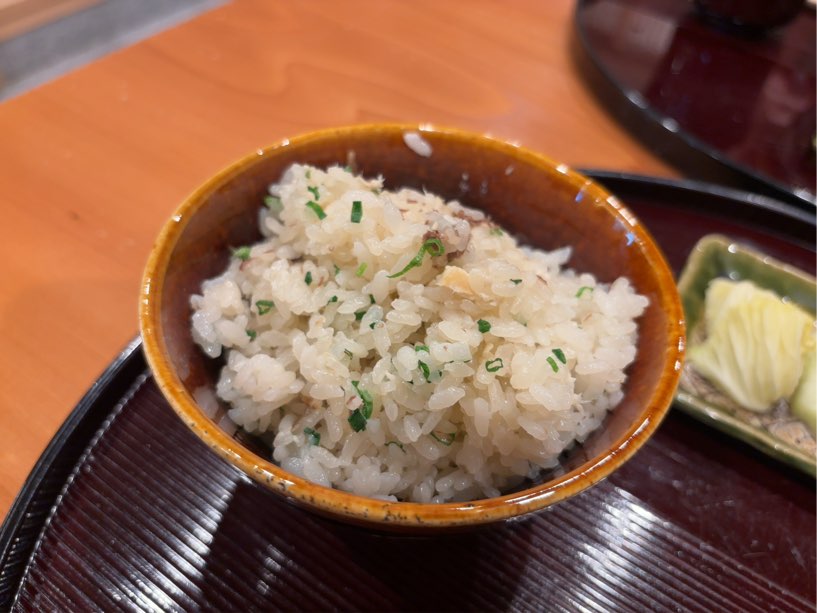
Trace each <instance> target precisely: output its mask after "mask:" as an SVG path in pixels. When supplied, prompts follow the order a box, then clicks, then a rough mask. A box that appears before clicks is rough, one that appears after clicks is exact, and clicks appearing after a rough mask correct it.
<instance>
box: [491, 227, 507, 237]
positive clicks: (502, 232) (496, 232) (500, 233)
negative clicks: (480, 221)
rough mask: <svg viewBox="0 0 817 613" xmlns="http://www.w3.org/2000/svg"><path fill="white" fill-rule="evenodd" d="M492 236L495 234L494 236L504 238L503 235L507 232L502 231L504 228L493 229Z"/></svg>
mask: <svg viewBox="0 0 817 613" xmlns="http://www.w3.org/2000/svg"><path fill="white" fill-rule="evenodd" d="M491 234H493V235H494V236H502V235H503V234H505V232H504V231H503V230H502V228H493V229H491Z"/></svg>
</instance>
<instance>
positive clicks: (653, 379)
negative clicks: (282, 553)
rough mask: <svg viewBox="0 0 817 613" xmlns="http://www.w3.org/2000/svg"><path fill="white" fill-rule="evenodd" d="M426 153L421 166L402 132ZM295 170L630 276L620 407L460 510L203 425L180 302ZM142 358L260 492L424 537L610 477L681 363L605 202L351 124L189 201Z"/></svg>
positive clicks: (149, 304)
mask: <svg viewBox="0 0 817 613" xmlns="http://www.w3.org/2000/svg"><path fill="white" fill-rule="evenodd" d="M408 132H419V133H420V134H421V135H422V138H423V139H425V141H427V143H428V144H430V145H431V148H432V153H431V155H430V156H428V157H423V156H421V155H418V154H417V153H415V151H414V150H413V149H411V148H409V147H408V146H407V145H406V143H405V141H404V135H405V134H406V133H408ZM293 162H301V163H308V164H312V165H315V166H319V167H326V166H328V165H332V164H340V165H345V164H348V163H352V164H353V165H354V166H355V167H356V169H357V170H358V171H359V172H362V173H363V174H364V175H366V176H376V175H382V176H383V177H384V179H385V185H386V187H387V188H397V187H401V186H409V187H414V188H420V189H422V188H426V189H428V190H429V191H431V192H434V193H437V194H438V195H440V196H443V197H444V198H447V199H458V200H459V201H460V202H462V203H463V204H465V205H468V206H472V207H476V208H479V209H482V210H483V211H485V212H487V213H489V214H490V215H491V216H492V217H493V218H494V220H495V221H496V222H498V223H499V224H501V225H502V226H503V227H504V228H505V229H506V230H508V231H510V232H511V233H513V234H515V235H516V236H518V237H519V238H521V240H522V241H523V242H526V243H528V244H532V245H535V246H538V247H541V248H543V249H555V248H558V247H562V246H564V245H572V247H573V250H574V251H573V256H572V258H571V259H570V262H569V266H570V267H572V268H575V269H576V270H579V271H587V272H591V273H593V274H594V275H595V276H596V278H597V279H599V281H601V282H610V281H613V280H614V279H615V278H617V277H619V276H621V275H626V276H627V277H629V279H630V281H631V282H632V283H633V285H634V286H635V289H636V290H637V291H638V292H639V293H641V294H643V295H645V296H646V297H647V298H648V299H649V301H650V304H649V307H648V308H647V310H646V312H645V313H644V315H643V316H642V317H641V318H640V319H639V320H638V325H639V338H638V348H637V357H636V360H635V362H634V363H633V364H632V365H631V366H630V368H629V370H628V380H627V383H626V387H625V390H624V392H625V395H624V399H623V400H622V401H621V403H620V404H619V405H618V406H617V407H616V408H615V410H614V411H613V412H612V413H610V414H609V415H608V417H607V419H606V420H605V421H604V423H603V424H602V427H601V428H600V429H599V430H598V431H596V432H595V433H594V434H593V435H591V436H590V438H589V439H588V440H587V441H586V442H585V443H584V444H583V445H580V446H576V447H574V448H573V449H572V451H570V452H568V453H566V454H565V455H564V461H563V463H562V465H561V469H560V470H559V471H557V472H556V473H554V474H550V475H548V476H546V477H544V478H543V480H542V481H541V482H539V483H536V484H534V485H532V486H530V487H527V489H523V490H520V491H514V492H511V493H508V494H507V495H505V496H502V497H499V498H491V499H485V500H474V501H472V502H467V503H448V504H438V505H433V504H418V503H402V502H400V503H397V502H384V501H381V500H375V499H370V498H364V497H362V496H356V495H353V494H349V493H346V492H342V491H339V490H335V489H330V488H326V487H322V486H319V485H316V484H313V483H310V482H309V481H306V480H304V479H302V478H300V477H298V476H295V475H292V474H290V473H287V472H286V471H284V470H282V469H281V468H279V467H278V466H276V465H275V464H273V463H272V462H271V461H270V459H269V457H270V453H269V451H268V450H264V449H259V448H258V447H257V446H254V445H252V444H251V443H248V442H247V441H246V440H245V439H243V438H242V437H241V436H240V435H236V436H233V435H231V434H229V433H228V431H225V430H224V429H223V428H222V427H221V425H223V424H224V412H223V408H222V409H221V410H220V411H219V414H217V415H216V417H215V418H210V417H208V416H207V415H206V414H205V412H203V411H202V409H201V408H200V407H199V406H198V405H197V403H196V401H195V400H194V394H195V393H196V390H199V393H201V389H200V388H202V387H203V388H205V389H209V390H212V389H213V388H214V386H215V382H216V380H217V377H218V371H219V367H220V364H219V363H218V362H217V361H215V360H211V359H209V358H207V357H205V356H204V354H203V353H202V352H200V351H199V349H198V347H197V346H196V345H194V343H193V340H192V338H191V332H190V315H191V311H190V306H189V299H190V295H191V294H193V293H196V292H199V289H200V285H201V282H202V281H203V280H204V279H207V278H209V277H212V276H215V275H216V274H219V273H221V272H222V271H223V270H224V268H225V267H226V265H227V262H228V258H229V255H230V247H231V246H236V245H243V244H248V243H252V242H254V241H256V240H259V239H260V234H259V232H258V229H257V225H258V224H257V219H258V210H259V207H260V206H261V205H262V199H263V197H264V195H265V194H266V193H267V187H268V186H269V185H270V184H271V183H274V182H276V181H278V180H279V179H280V177H281V175H282V173H283V172H284V170H285V169H286V168H287V167H288V166H289V165H290V164H292V163H293ZM139 316H140V324H141V331H142V338H143V340H144V349H145V353H146V354H147V359H148V362H149V364H150V366H151V368H152V370H153V374H154V376H155V378H156V382H157V383H158V385H159V387H160V388H161V390H162V392H163V393H164V395H165V397H166V398H167V400H168V402H169V403H170V405H171V406H172V407H173V409H174V410H175V411H176V412H177V413H178V415H179V416H180V417H181V419H182V420H183V421H184V422H185V423H186V424H187V425H188V426H189V427H190V428H191V429H192V430H193V432H194V433H195V435H196V436H198V437H199V438H200V439H201V440H202V441H204V442H205V443H206V444H207V445H208V446H210V447H211V448H212V449H213V450H214V451H215V452H216V453H218V454H219V455H220V456H222V457H223V458H224V459H226V460H227V461H228V462H230V463H231V464H233V465H235V466H236V467H238V468H239V469H241V470H242V471H244V472H245V473H246V474H248V475H249V476H250V477H252V478H253V479H255V480H256V481H257V482H258V483H260V484H261V485H263V486H265V487H267V488H269V489H270V490H272V491H273V492H275V493H276V494H278V495H279V496H282V497H283V498H285V499H287V500H288V501H290V502H293V503H295V504H297V505H299V506H301V507H304V508H307V509H310V510H312V511H315V512H318V513H320V514H323V515H327V516H330V517H332V518H335V519H338V520H341V521H346V522H350V523H356V524H361V525H366V526H369V527H374V528H379V529H384V530H396V531H409V532H428V531H434V530H441V529H447V530H452V529H458V528H466V527H469V526H475V525H479V524H487V523H492V522H498V521H503V520H508V519H513V518H519V517H520V516H522V515H525V514H527V513H531V512H533V511H538V510H541V509H544V508H545V507H547V506H549V505H551V504H554V503H556V502H559V501H560V500H564V499H566V498H568V497H570V496H573V495H575V494H577V493H579V492H581V491H582V490H584V489H586V488H588V487H590V486H591V485H593V484H595V483H597V482H598V481H599V480H601V479H603V478H604V477H606V476H607V475H609V474H610V473H611V472H612V471H613V470H615V469H616V468H618V467H619V466H621V465H622V464H623V463H624V462H625V461H626V460H628V459H629V458H630V457H631V456H632V455H633V454H634V453H635V452H636V451H637V450H638V449H639V448H640V447H641V446H642V445H643V444H644V443H645V442H646V441H647V439H648V438H649V437H650V435H651V434H652V433H653V432H654V431H655V430H656V428H657V427H658V425H659V423H660V422H661V419H662V418H663V417H664V415H665V413H666V412H667V410H668V408H669V406H670V403H671V401H672V399H673V396H674V393H675V388H676V385H677V383H678V378H679V373H680V369H681V363H682V360H683V353H684V343H685V337H684V321H683V314H682V311H681V304H680V299H679V297H678V292H677V289H676V287H675V282H674V280H673V277H672V273H671V272H670V269H669V267H668V266H667V263H666V261H665V259H664V257H663V255H662V254H661V251H660V250H659V249H658V247H657V246H656V245H655V243H654V242H653V239H652V238H651V236H650V234H649V232H648V231H647V230H646V228H644V226H642V225H641V223H639V221H638V220H637V219H636V218H635V217H634V216H633V214H632V213H630V211H628V210H627V209H626V208H625V207H624V206H623V205H622V204H621V203H620V202H618V201H617V200H616V199H615V198H614V197H613V196H611V195H610V194H609V193H607V192H606V191H605V190H604V189H603V188H602V187H600V186H599V185H596V184H595V183H593V182H592V181H590V180H589V179H587V178H586V177H584V176H582V175H580V174H578V173H575V172H573V171H571V170H569V169H568V168H567V167H566V166H564V165H563V164H557V163H555V162H553V161H551V160H550V159H548V158H546V157H544V156H542V155H539V154H538V153H534V152H532V151H529V150H527V149H524V148H522V147H518V146H515V145H513V144H509V143H506V142H502V141H499V140H495V139H492V138H490V137H487V136H482V135H478V134H470V133H466V132H461V131H458V130H452V129H442V128H437V127H430V126H417V125H392V124H387V125H359V126H352V127H344V128H337V129H328V130H323V131H319V132H314V133H311V134H306V135H304V136H298V137H296V138H292V139H290V140H285V141H282V142H280V143H278V144H276V145H273V146H271V147H268V148H266V149H259V150H258V151H257V152H255V153H253V154H251V155H249V156H247V157H245V158H243V159H241V160H239V161H237V162H236V163H234V164H233V165H231V166H229V167H228V168H226V169H225V170H222V171H221V172H219V173H218V174H216V175H215V176H214V177H212V178H211V179H209V180H208V181H207V182H206V183H205V184H204V185H202V186H201V187H199V188H198V189H197V190H196V191H195V192H193V194H192V195H191V196H190V197H188V198H187V199H186V200H185V201H184V202H183V203H182V205H181V206H180V207H179V208H178V210H177V211H176V213H175V214H174V215H173V217H172V218H171V220H170V221H169V222H168V223H167V224H166V225H165V227H164V228H163V230H162V232H161V234H160V235H159V238H158V240H157V241H156V244H155V245H154V247H153V250H152V252H151V254H150V258H149V260H148V264H147V269H146V271H145V276H144V284H143V290H142V296H141V304H140V312H139Z"/></svg>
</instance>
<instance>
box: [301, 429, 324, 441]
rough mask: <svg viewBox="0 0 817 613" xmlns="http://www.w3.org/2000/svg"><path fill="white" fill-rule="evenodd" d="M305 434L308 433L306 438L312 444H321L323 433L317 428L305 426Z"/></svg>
mask: <svg viewBox="0 0 817 613" xmlns="http://www.w3.org/2000/svg"><path fill="white" fill-rule="evenodd" d="M304 434H306V440H307V442H309V444H310V445H320V444H321V433H320V432H318V431H317V430H315V429H313V428H304Z"/></svg>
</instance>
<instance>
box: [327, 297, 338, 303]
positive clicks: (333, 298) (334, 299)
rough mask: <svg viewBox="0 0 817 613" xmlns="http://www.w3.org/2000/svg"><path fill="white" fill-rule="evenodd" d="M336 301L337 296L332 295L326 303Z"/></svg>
mask: <svg viewBox="0 0 817 613" xmlns="http://www.w3.org/2000/svg"><path fill="white" fill-rule="evenodd" d="M337 301H338V297H337V296H332V297H331V298H330V299H329V302H327V303H326V304H329V303H331V302H337Z"/></svg>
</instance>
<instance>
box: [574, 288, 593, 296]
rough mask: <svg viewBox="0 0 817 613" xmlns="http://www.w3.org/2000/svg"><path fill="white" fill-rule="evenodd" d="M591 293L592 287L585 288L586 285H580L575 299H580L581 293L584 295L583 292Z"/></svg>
mask: <svg viewBox="0 0 817 613" xmlns="http://www.w3.org/2000/svg"><path fill="white" fill-rule="evenodd" d="M592 291H593V288H592V287H589V286H587V285H582V286H581V287H580V288H579V291H578V292H576V298H581V297H582V294H583V293H585V292H592Z"/></svg>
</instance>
